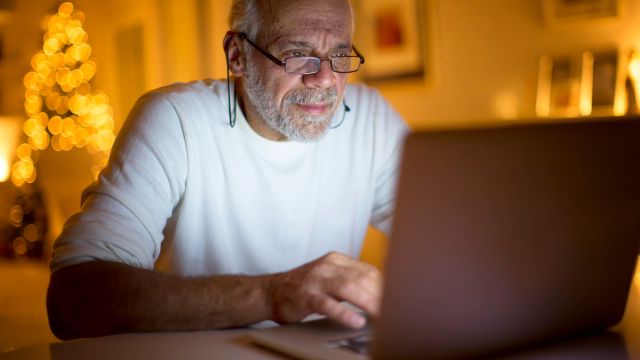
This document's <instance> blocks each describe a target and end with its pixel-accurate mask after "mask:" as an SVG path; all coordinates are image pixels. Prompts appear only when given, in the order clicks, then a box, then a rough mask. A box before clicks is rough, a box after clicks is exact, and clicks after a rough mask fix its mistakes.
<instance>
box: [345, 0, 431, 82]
mask: <svg viewBox="0 0 640 360" xmlns="http://www.w3.org/2000/svg"><path fill="white" fill-rule="evenodd" d="M427 1H430V0H379V1H375V2H368V1H366V0H361V1H359V2H356V3H355V4H354V5H355V6H354V7H355V11H356V18H357V20H356V21H357V27H356V28H357V30H356V32H357V34H356V41H357V42H356V46H357V47H358V50H360V51H361V52H362V54H363V55H364V57H365V64H364V65H363V66H362V68H361V70H360V72H361V74H360V76H361V77H362V80H364V81H365V82H375V81H381V80H398V79H406V78H422V77H424V75H425V72H426V58H427V56H426V53H425V46H424V45H423V44H424V41H425V39H426V32H427V30H426V26H425V22H426V17H427V16H426V11H427V10H428V4H427Z"/></svg>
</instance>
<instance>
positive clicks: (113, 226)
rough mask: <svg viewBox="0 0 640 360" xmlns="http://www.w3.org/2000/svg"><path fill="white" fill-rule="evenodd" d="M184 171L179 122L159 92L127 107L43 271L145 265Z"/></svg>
mask: <svg viewBox="0 0 640 360" xmlns="http://www.w3.org/2000/svg"><path fill="white" fill-rule="evenodd" d="M186 176H187V152H186V145H185V140H184V135H183V129H182V123H181V119H180V118H179V117H178V115H177V113H176V111H175V108H174V106H173V105H172V104H171V102H170V101H169V100H168V97H167V96H166V95H164V94H162V93H149V94H147V95H145V96H143V97H142V98H141V99H140V100H139V101H138V102H137V103H136V105H135V106H134V107H133V109H132V110H131V112H130V114H129V116H128V118H127V120H126V122H125V125H124V127H123V128H122V130H121V131H120V134H119V136H118V139H117V140H116V143H115V144H114V147H113V150H112V153H111V157H110V159H109V165H108V166H107V167H106V168H105V169H104V171H103V172H102V173H101V174H100V177H99V179H98V181H96V182H95V183H93V184H92V185H90V186H89V187H88V188H87V189H86V190H85V191H84V192H83V195H82V200H81V201H82V209H81V211H80V212H79V213H77V214H75V215H73V216H72V217H70V218H69V219H68V220H67V222H66V224H65V226H64V228H63V231H62V233H61V235H60V236H59V237H58V239H57V240H56V242H55V244H54V248H53V257H52V259H51V262H50V268H51V270H52V271H55V270H57V269H60V268H62V267H65V266H69V265H73V264H77V263H81V262H86V261H92V260H106V261H117V262H123V263H127V264H130V265H133V266H137V267H143V268H153V266H154V262H155V260H156V259H157V258H158V256H159V254H160V248H161V243H162V240H163V229H164V227H165V224H166V222H167V219H168V218H169V217H170V216H171V214H172V212H173V209H174V207H175V206H176V205H177V204H178V202H179V201H180V197H181V195H182V193H183V192H184V187H185V179H186Z"/></svg>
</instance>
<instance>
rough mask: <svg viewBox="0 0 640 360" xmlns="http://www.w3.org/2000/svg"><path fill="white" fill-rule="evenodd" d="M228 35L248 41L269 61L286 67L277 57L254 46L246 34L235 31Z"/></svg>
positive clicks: (229, 32) (228, 32)
mask: <svg viewBox="0 0 640 360" xmlns="http://www.w3.org/2000/svg"><path fill="white" fill-rule="evenodd" d="M227 35H229V36H231V37H233V36H237V37H239V38H240V39H241V40H243V39H244V40H246V41H247V42H248V43H249V44H251V46H253V47H254V48H256V50H258V51H260V52H261V53H262V55H264V56H266V57H267V58H268V59H269V60H271V61H273V62H274V63H275V64H276V65H280V66H285V62H284V61H282V60H280V59H278V58H277V57H275V56H273V55H271V54H269V53H268V52H266V51H265V50H263V49H262V48H260V47H259V46H258V45H256V44H254V43H253V41H251V40H249V38H248V37H247V34H245V33H241V32H234V31H227Z"/></svg>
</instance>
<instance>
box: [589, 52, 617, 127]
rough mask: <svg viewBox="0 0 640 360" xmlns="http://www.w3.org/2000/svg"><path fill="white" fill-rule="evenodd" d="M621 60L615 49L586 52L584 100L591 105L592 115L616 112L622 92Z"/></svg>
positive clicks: (590, 112)
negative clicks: (617, 102)
mask: <svg viewBox="0 0 640 360" xmlns="http://www.w3.org/2000/svg"><path fill="white" fill-rule="evenodd" d="M620 60H621V59H620V56H619V54H618V51H617V50H615V49H613V50H605V51H599V52H591V51H586V52H585V53H584V55H583V66H584V69H585V70H584V72H583V81H584V84H585V85H584V88H585V90H584V98H585V99H584V102H585V103H587V104H589V105H590V107H591V108H590V111H588V113H589V114H590V115H611V114H614V112H615V108H616V101H617V98H618V97H619V95H618V94H619V93H620V90H619V89H620V76H621V73H620V72H621V63H620Z"/></svg>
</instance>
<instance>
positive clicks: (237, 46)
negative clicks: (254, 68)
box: [223, 32, 247, 77]
mask: <svg viewBox="0 0 640 360" xmlns="http://www.w3.org/2000/svg"><path fill="white" fill-rule="evenodd" d="M241 42H242V39H240V38H239V37H238V36H237V34H235V33H232V32H227V34H226V35H225V36H224V42H223V46H224V52H225V55H226V57H227V64H228V65H229V70H231V72H232V73H233V75H234V76H235V77H240V76H243V75H244V73H245V70H246V68H247V64H246V61H245V55H244V52H243V46H242V45H241Z"/></svg>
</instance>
